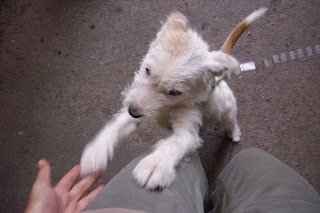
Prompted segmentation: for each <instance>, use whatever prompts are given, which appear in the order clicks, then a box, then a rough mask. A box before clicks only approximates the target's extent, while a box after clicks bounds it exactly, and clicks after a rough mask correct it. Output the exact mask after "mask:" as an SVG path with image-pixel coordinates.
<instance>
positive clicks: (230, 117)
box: [221, 106, 241, 142]
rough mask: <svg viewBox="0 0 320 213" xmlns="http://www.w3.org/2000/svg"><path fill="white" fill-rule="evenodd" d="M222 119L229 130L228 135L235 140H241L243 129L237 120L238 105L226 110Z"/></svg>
mask: <svg viewBox="0 0 320 213" xmlns="http://www.w3.org/2000/svg"><path fill="white" fill-rule="evenodd" d="M221 121H222V123H223V125H224V127H225V129H226V131H227V136H228V137H229V138H231V139H232V141H233V142H239V141H240V139H241V138H240V137H241V131H240V127H239V125H238V121H237V107H236V106H235V107H232V108H231V109H229V110H228V111H227V112H225V114H223V115H222V119H221Z"/></svg>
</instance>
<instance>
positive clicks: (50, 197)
mask: <svg viewBox="0 0 320 213" xmlns="http://www.w3.org/2000/svg"><path fill="white" fill-rule="evenodd" d="M38 169H39V171H38V174H37V178H36V180H35V182H34V184H33V186H32V190H31V194H30V197H29V201H28V204H27V208H26V210H25V213H31V212H67V213H69V212H70V213H74V212H80V211H81V210H82V209H84V208H85V207H86V206H87V205H88V204H89V203H90V202H91V200H93V198H95V197H96V196H97V194H98V193H99V192H100V191H101V190H102V189H103V185H102V186H99V187H97V188H96V189H95V190H94V191H92V192H91V193H90V194H89V195H87V196H86V197H84V198H82V199H80V198H81V197H82V195H83V194H84V193H85V192H86V191H88V189H89V188H90V187H91V186H92V185H93V184H94V183H95V182H96V181H97V180H98V179H99V177H100V175H90V176H87V177H85V178H84V179H82V180H81V181H79V182H78V183H77V184H75V185H74V183H75V181H76V180H77V179H78V177H79V173H80V166H79V165H76V166H74V167H73V168H72V169H71V170H70V171H69V172H68V173H67V174H66V175H65V176H64V177H63V178H61V180H60V181H59V182H58V183H57V185H56V186H55V187H52V186H51V183H50V182H51V167H50V165H49V163H48V162H47V161H46V160H44V159H42V160H40V161H39V162H38Z"/></svg>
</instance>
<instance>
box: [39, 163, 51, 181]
mask: <svg viewBox="0 0 320 213" xmlns="http://www.w3.org/2000/svg"><path fill="white" fill-rule="evenodd" d="M38 169H39V170H38V174H37V178H36V181H35V182H37V183H47V184H49V185H50V181H51V167H50V164H49V163H48V161H47V160H45V159H41V160H40V161H39V162H38Z"/></svg>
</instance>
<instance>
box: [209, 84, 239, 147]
mask: <svg viewBox="0 0 320 213" xmlns="http://www.w3.org/2000/svg"><path fill="white" fill-rule="evenodd" d="M204 113H205V114H206V115H207V116H208V117H215V118H218V119H220V120H221V121H222V123H223V125H224V127H225V128H226V131H227V135H228V136H229V137H230V138H231V139H232V141H233V142H239V141H240V137H241V131H240V127H239V125H238V121H237V101H236V98H235V97H234V95H233V92H232V91H231V89H230V88H229V86H228V84H227V82H225V81H221V82H220V84H219V86H217V87H216V88H215V89H214V91H213V92H212V94H211V96H210V97H209V99H208V102H207V104H206V108H205V112H204Z"/></svg>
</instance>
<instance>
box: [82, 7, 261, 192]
mask: <svg viewBox="0 0 320 213" xmlns="http://www.w3.org/2000/svg"><path fill="white" fill-rule="evenodd" d="M265 11H266V8H261V9H259V10H257V11H254V12H253V13H252V14H250V15H249V16H248V17H247V18H246V19H244V20H243V21H242V22H241V23H240V24H239V25H238V26H237V27H236V28H235V29H234V30H233V32H232V33H231V34H230V35H229V37H228V39H227V40H226V42H225V44H224V45H223V46H222V48H221V50H220V51H211V52H210V51H209V46H208V44H207V43H206V42H205V41H204V40H203V39H202V38H201V37H200V36H199V35H198V34H197V33H196V32H195V31H193V30H192V29H190V28H189V27H188V20H187V19H186V17H185V16H184V15H182V14H181V13H179V12H173V13H171V14H170V15H169V16H168V18H167V21H166V22H165V23H164V24H163V26H162V27H161V29H160V31H159V32H158V34H157V37H156V39H155V40H154V41H153V42H152V43H151V44H150V47H149V51H148V53H147V54H146V56H145V57H144V59H143V60H142V63H141V66H140V69H139V70H138V71H137V72H136V74H135V77H134V80H133V82H132V84H131V86H130V87H128V88H126V89H125V91H124V92H123V94H124V102H123V108H122V109H121V110H120V112H119V113H118V114H117V115H115V117H114V118H113V119H112V120H111V121H110V122H109V123H108V124H106V126H105V127H104V128H103V129H102V130H101V131H100V132H99V133H98V134H97V136H96V137H95V138H94V139H93V140H92V141H91V142H90V143H89V144H87V146H86V147H85V149H84V151H83V154H82V157H81V174H82V175H87V174H90V173H97V172H101V171H103V170H105V169H106V167H107V162H108V159H109V160H111V159H112V156H113V152H114V148H115V146H116V144H117V143H118V142H119V141H120V140H121V139H122V138H124V137H126V136H127V135H129V134H130V133H132V132H133V131H134V130H135V129H136V128H137V127H138V126H139V124H140V123H141V122H143V121H144V120H145V119H150V118H151V119H153V120H155V121H156V122H157V123H159V125H161V126H163V127H169V126H170V127H171V128H172V131H173V133H172V135H171V136H170V137H168V138H165V139H162V140H160V141H159V142H158V143H157V144H156V145H155V147H154V151H153V152H152V153H151V154H150V155H148V156H147V157H145V158H144V159H143V160H141V161H140V163H139V164H138V165H137V167H136V168H135V169H134V171H133V177H134V179H135V180H136V181H137V184H138V185H139V186H146V187H148V188H149V189H155V188H157V187H160V188H163V187H166V186H168V185H170V183H171V182H172V181H173V179H174V177H175V167H176V166H177V164H178V163H179V162H180V161H181V159H182V158H183V157H184V156H185V155H186V154H187V153H190V152H194V151H195V150H196V149H197V148H198V147H200V146H201V143H202V140H201V138H200V137H199V128H200V127H201V126H202V124H203V121H204V120H206V119H208V120H211V119H215V120H216V119H219V120H220V121H222V123H223V124H224V126H225V128H226V131H227V134H228V136H230V138H231V139H232V141H234V142H238V141H239V140H240V136H241V132H240V128H239V125H238V123H237V105H236V99H235V97H234V95H233V93H232V91H231V90H230V88H229V87H228V85H227V83H226V82H225V81H221V82H220V83H219V85H218V87H217V88H215V89H212V85H213V83H212V82H213V80H214V79H216V76H220V75H221V74H223V73H227V74H228V75H229V74H231V73H235V72H238V71H239V63H238V61H237V60H236V59H235V58H234V57H232V56H231V55H229V54H227V53H230V52H231V48H232V46H233V44H234V43H235V42H236V40H237V39H238V37H239V36H240V35H241V33H242V32H243V31H244V30H245V29H246V28H247V27H248V26H249V24H251V23H252V22H253V21H254V20H256V19H257V18H259V17H260V16H262V15H263V14H264V12H265Z"/></svg>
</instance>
